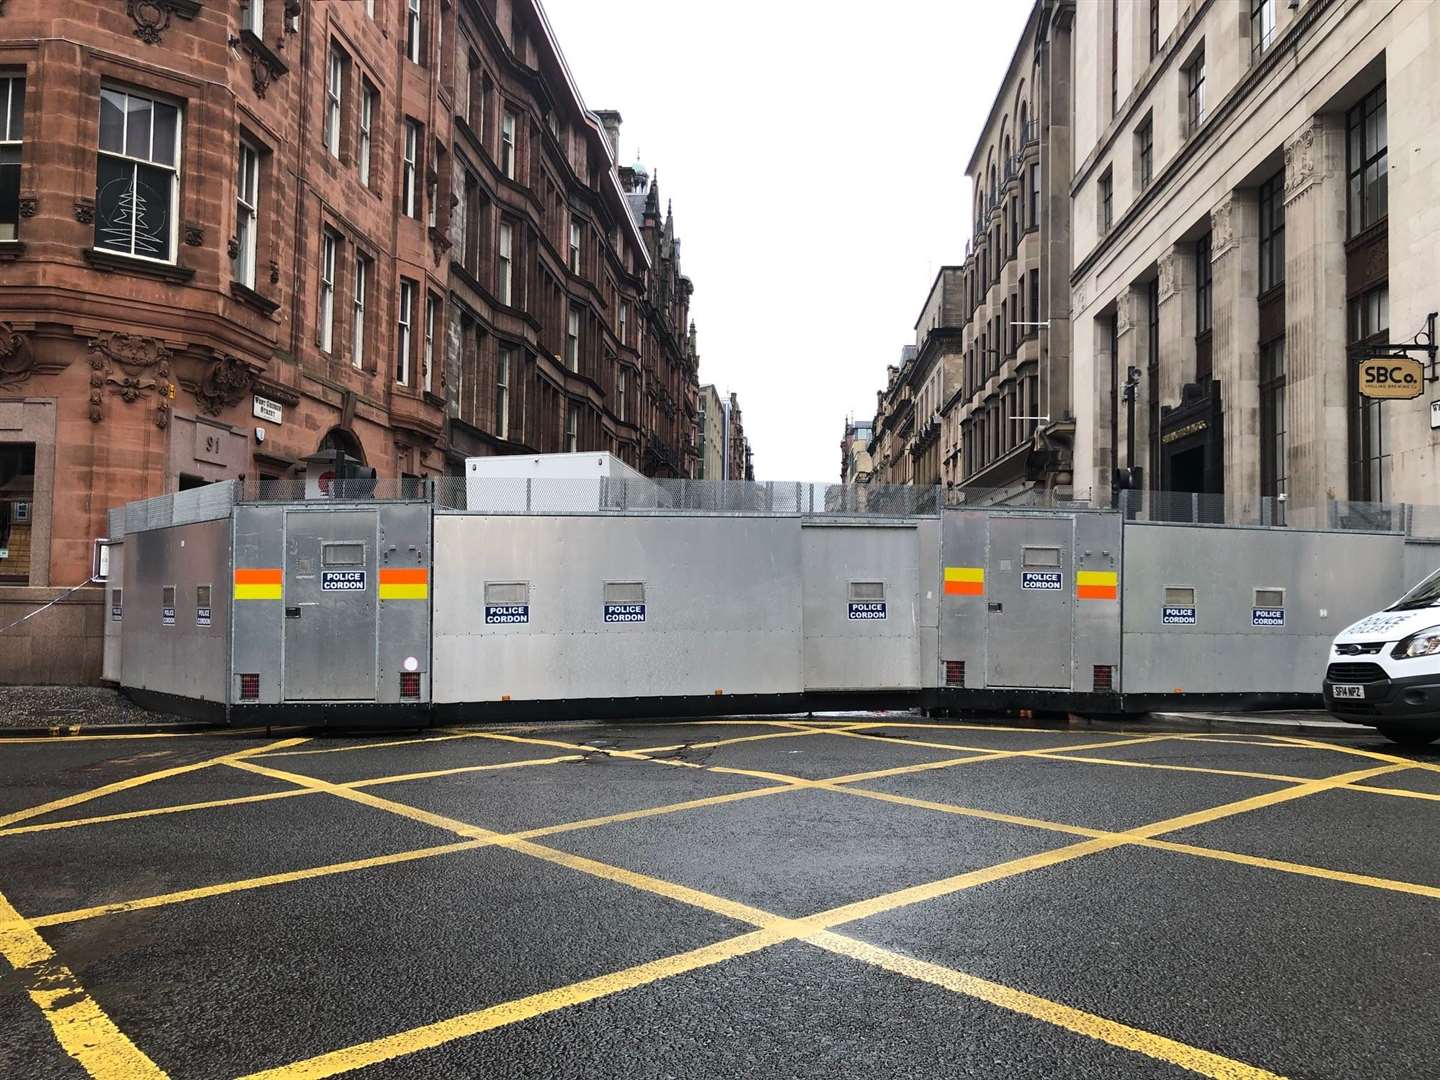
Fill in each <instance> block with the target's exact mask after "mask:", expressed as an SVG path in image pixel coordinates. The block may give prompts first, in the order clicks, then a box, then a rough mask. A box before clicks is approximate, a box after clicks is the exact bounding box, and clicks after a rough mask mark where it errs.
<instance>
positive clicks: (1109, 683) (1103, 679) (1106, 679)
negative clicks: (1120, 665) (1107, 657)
mask: <svg viewBox="0 0 1440 1080" xmlns="http://www.w3.org/2000/svg"><path fill="white" fill-rule="evenodd" d="M1114 689H1115V668H1114V666H1113V665H1111V664H1096V665H1095V690H1096V692H1097V693H1098V692H1100V691H1102V690H1104V691H1109V690H1114Z"/></svg>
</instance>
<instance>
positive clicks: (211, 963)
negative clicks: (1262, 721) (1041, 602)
mask: <svg viewBox="0 0 1440 1080" xmlns="http://www.w3.org/2000/svg"><path fill="white" fill-rule="evenodd" d="M1437 834H1440V757H1436V756H1426V755H1418V754H1417V755H1398V754H1396V753H1395V752H1394V750H1393V749H1392V748H1389V747H1388V746H1387V745H1386V744H1384V743H1382V742H1381V741H1380V740H1379V739H1376V738H1368V737H1365V736H1357V737H1352V738H1348V739H1343V740H1342V739H1335V740H1323V741H1322V740H1317V739H1312V738H1298V737H1291V736H1281V735H1244V734H1226V735H1218V734H1208V733H1194V732H1165V731H1157V730H1155V729H1153V728H1148V729H1144V730H1139V729H1137V730H1135V731H1132V732H1120V731H1108V732H1105V731H1095V730H1085V731H1075V730H1045V729H1036V728H1028V729H1018V728H1005V727H998V726H990V725H973V724H970V725H967V724H939V723H921V722H918V721H913V720H912V719H911V718H906V717H883V716H882V717H875V716H867V717H858V718H843V719H838V720H833V719H832V720H803V719H780V720H752V719H745V718H742V719H736V720H729V721H712V722H705V723H696V722H684V723H675V724H659V723H654V722H646V723H636V724H605V725H600V724H591V725H563V726H540V727H524V728H518V727H511V728H483V729H479V728H477V729H466V730H460V729H448V730H443V731H434V732H428V733H426V734H424V735H421V736H376V735H369V736H350V737H343V738H342V737H333V736H330V737H325V736H307V735H304V734H301V735H294V736H290V735H286V734H285V733H283V732H275V733H273V734H272V735H271V736H269V737H266V736H265V735H264V733H263V732H233V733H224V734H204V735H160V734H155V735H139V736H103V735H101V736H94V737H69V738H60V739H24V738H11V739H5V738H0V1076H3V1077H6V1078H26V1080H28V1078H32V1077H38V1078H45V1077H83V1076H85V1075H87V1074H88V1075H92V1076H96V1077H102V1078H129V1077H152V1076H166V1075H168V1076H172V1077H177V1078H184V1077H204V1078H209V1077H240V1076H255V1075H259V1076H265V1077H285V1078H291V1077H296V1078H298V1077H320V1076H332V1075H340V1074H348V1073H353V1074H354V1075H357V1076H362V1077H367V1078H368V1077H416V1076H422V1077H428V1076H437V1077H495V1078H504V1080H513V1078H515V1077H527V1078H528V1077H547V1078H548V1077H565V1078H577V1080H578V1078H586V1080H591V1078H601V1077H616V1078H619V1077H625V1078H632V1077H639V1078H652V1077H653V1078H670V1077H674V1078H685V1080H690V1078H703V1080H708V1078H717V1080H718V1078H722V1077H735V1076H744V1077H747V1078H769V1077H784V1078H787V1080H788V1078H795V1077H807V1078H810V1077H813V1078H817V1080H835V1078H848V1077H857V1078H858V1077H866V1078H873V1077H915V1078H926V1080H933V1078H942V1077H1003V1078H1007V1080H1008V1078H1016V1077H1036V1078H1040V1077H1045V1078H1051V1077H1095V1078H1104V1080H1115V1078H1130V1077H1137V1078H1138V1077H1146V1078H1149V1077H1182V1076H1194V1075H1197V1074H1198V1075H1202V1076H1209V1077H1217V1078H1226V1080H1247V1078H1260V1077H1272V1076H1288V1077H1365V1078H1367V1080H1371V1078H1381V1077H1394V1078H1397V1080H1400V1078H1403V1080H1415V1078H1420V1077H1434V1076H1437V1075H1440V1064H1437V1060H1440V1059H1437V1057H1436V1053H1435V1048H1436V1046H1437V1038H1440V1035H1437V1033H1440V955H1437V954H1440V932H1437V931H1440V844H1437V843H1436V840H1435V837H1436V836H1437Z"/></svg>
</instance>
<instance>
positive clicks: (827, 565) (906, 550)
mask: <svg viewBox="0 0 1440 1080" xmlns="http://www.w3.org/2000/svg"><path fill="white" fill-rule="evenodd" d="M800 547H801V559H802V562H803V567H804V575H805V576H804V616H803V624H804V634H805V652H804V666H805V689H807V690H855V689H866V690H897V689H914V688H917V687H918V686H919V685H920V640H919V633H918V630H919V626H918V623H919V613H918V607H919V599H918V593H919V588H920V579H919V572H918V566H917V559H918V556H919V544H918V538H917V536H916V531H915V529H914V528H913V527H909V526H902V527H894V526H890V527H885V526H880V527H868V526H861V525H809V526H806V527H804V528H802V529H801V533H800ZM852 582H881V583H883V584H884V592H885V600H884V603H885V618H883V619H851V618H850V617H849V603H850V585H851V583H852Z"/></svg>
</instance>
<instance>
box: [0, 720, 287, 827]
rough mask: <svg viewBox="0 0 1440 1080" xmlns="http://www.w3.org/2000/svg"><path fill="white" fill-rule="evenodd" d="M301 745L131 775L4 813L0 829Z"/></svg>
mask: <svg viewBox="0 0 1440 1080" xmlns="http://www.w3.org/2000/svg"><path fill="white" fill-rule="evenodd" d="M303 742H305V740H304V739H281V740H280V741H279V742H274V743H270V744H269V745H268V746H256V747H251V748H250V749H248V750H237V751H235V752H234V753H230V754H222V755H220V756H219V757H213V758H208V759H206V760H205V761H196V762H192V763H190V764H188V765H176V766H173V767H172V768H169V769H160V770H159V771H158V772H151V773H144V774H143V775H140V776H131V777H128V778H127V779H124V780H117V781H115V782H114V783H113V784H106V785H105V786H104V787H98V788H93V789H92V790H90V791H82V792H80V793H79V794H76V795H66V796H65V797H64V798H62V799H55V800H53V801H51V802H48V803H42V804H41V805H39V806H32V807H30V808H29V809H26V810H16V811H14V812H13V813H9V814H6V815H4V816H3V817H0V829H3V828H5V827H6V826H9V825H14V824H15V823H17V822H20V821H27V820H29V819H30V818H34V817H40V816H41V815H42V814H50V813H54V812H55V811H56V810H67V809H69V808H70V807H72V806H79V805H80V804H81V803H87V802H90V801H91V800H92V799H99V798H101V797H103V796H105V795H114V794H115V793H116V792H119V791H129V790H130V789H131V788H137V787H140V786H141V785H143V784H150V783H153V782H154V781H156V780H165V779H168V778H169V777H172V776H180V775H182V774H183V773H189V772H196V771H198V770H200V769H208V768H209V767H210V766H212V765H220V764H226V763H229V762H232V761H240V760H243V759H244V758H247V757H250V756H252V755H254V754H262V753H264V752H265V751H266V750H273V749H275V748H276V747H282V746H296V745H298V744H300V743H303Z"/></svg>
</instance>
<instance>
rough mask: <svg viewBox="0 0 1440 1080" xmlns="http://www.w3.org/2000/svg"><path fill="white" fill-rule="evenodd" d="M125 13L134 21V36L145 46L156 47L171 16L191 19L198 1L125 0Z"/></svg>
mask: <svg viewBox="0 0 1440 1080" xmlns="http://www.w3.org/2000/svg"><path fill="white" fill-rule="evenodd" d="M125 11H126V13H127V14H129V16H130V18H132V19H133V20H135V36H136V37H137V38H139V39H140V40H141V41H143V42H145V44H147V45H158V44H160V35H162V34H163V33H165V31H166V30H168V29H169V28H170V19H171V18H172V17H173V16H175V15H179V16H180V17H181V18H182V19H193V18H194V17H195V16H196V14H197V13H198V12H199V11H200V4H199V0H125Z"/></svg>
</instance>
